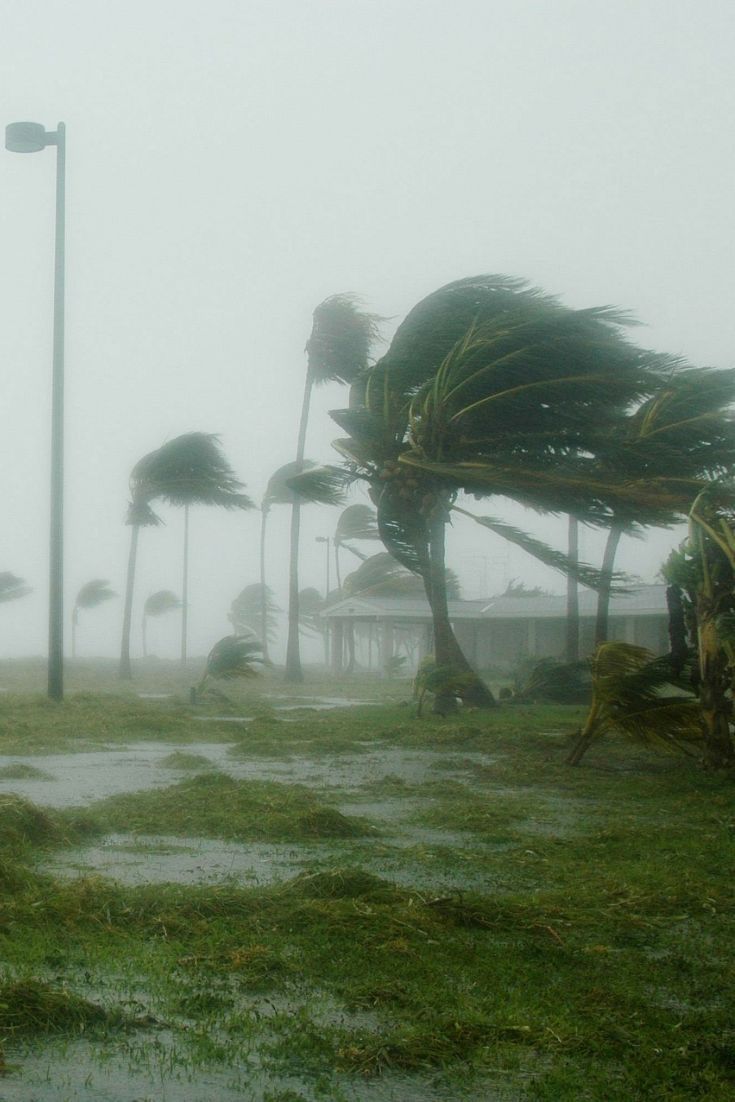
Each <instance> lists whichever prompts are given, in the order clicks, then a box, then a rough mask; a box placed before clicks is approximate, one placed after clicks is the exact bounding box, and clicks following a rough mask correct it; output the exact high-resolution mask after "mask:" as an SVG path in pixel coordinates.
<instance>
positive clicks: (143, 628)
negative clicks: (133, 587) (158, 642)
mask: <svg viewBox="0 0 735 1102" xmlns="http://www.w3.org/2000/svg"><path fill="white" fill-rule="evenodd" d="M147 620H148V617H147V616H146V614H145V612H144V613H143V619H142V620H141V623H140V635H141V639H142V641H143V657H144V658H147V657H148V642H147V639H146V627H147Z"/></svg>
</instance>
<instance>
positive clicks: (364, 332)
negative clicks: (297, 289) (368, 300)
mask: <svg viewBox="0 0 735 1102" xmlns="http://www.w3.org/2000/svg"><path fill="white" fill-rule="evenodd" d="M381 320H382V319H381V318H379V317H378V316H377V315H376V314H368V313H366V312H365V311H364V310H361V309H360V308H359V299H358V298H357V297H356V296H355V295H351V294H339V295H331V296H330V297H329V298H326V299H325V300H324V302H322V303H320V304H319V306H317V308H316V309H315V311H314V321H313V325H312V330H311V335H310V337H309V339H308V341H307V342H306V354H307V357H308V372H309V376H310V378H311V380H312V381H313V382H315V383H326V382H340V383H350V382H352V381H353V380H354V379H355V378H356V376H357V375H359V374H360V372H361V371H363V370H364V369H365V368H366V367H367V365H368V361H369V358H370V351H371V349H372V346H373V344H374V343H375V342H376V341H377V340H378V338H379V329H378V326H379V323H380V321H381Z"/></svg>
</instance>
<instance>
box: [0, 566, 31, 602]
mask: <svg viewBox="0 0 735 1102" xmlns="http://www.w3.org/2000/svg"><path fill="white" fill-rule="evenodd" d="M31 592H32V589H31V586H29V585H26V583H25V582H24V581H23V579H22V578H19V577H18V576H17V575H16V574H11V572H10V571H9V570H3V571H0V604H5V602H6V601H17V600H18V599H19V598H20V597H27V596H28V594H29V593H31Z"/></svg>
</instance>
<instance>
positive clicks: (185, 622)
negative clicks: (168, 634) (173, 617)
mask: <svg viewBox="0 0 735 1102" xmlns="http://www.w3.org/2000/svg"><path fill="white" fill-rule="evenodd" d="M188 632H189V503H188V502H187V503H186V505H185V506H184V571H183V577H182V580H181V666H182V669H183V668H185V667H186V659H187V654H186V650H187V642H188V640H187V635H188Z"/></svg>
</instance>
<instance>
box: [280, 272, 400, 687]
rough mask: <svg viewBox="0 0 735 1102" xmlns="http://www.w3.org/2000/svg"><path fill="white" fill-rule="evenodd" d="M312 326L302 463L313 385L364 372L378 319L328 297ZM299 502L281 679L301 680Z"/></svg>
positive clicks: (353, 303)
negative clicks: (284, 664)
mask: <svg viewBox="0 0 735 1102" xmlns="http://www.w3.org/2000/svg"><path fill="white" fill-rule="evenodd" d="M313 319H314V320H313V325H312V330H311V335H310V337H309V340H308V341H307V342H306V355H307V367H306V381H305V385H304V397H303V402H302V406H301V417H300V421H299V431H298V438H297V442H296V463H303V461H304V454H305V451H306V430H307V427H308V423H309V406H310V403H311V392H312V389H313V387H314V386H315V385H317V386H319V385H321V384H322V383H327V382H341V383H348V384H349V383H353V382H354V381H355V380H356V379H357V377H358V376H359V375H360V374H361V373H362V372H363V371H364V370H365V369H366V368H367V366H368V362H369V358H370V351H371V348H372V346H373V344H374V343H375V341H376V340H377V338H378V335H379V334H378V323H379V321H380V318H378V317H377V316H376V315H374V314H368V313H365V311H363V310H360V309H359V308H358V300H357V299H356V298H355V296H354V295H350V294H341V295H332V296H331V297H330V298H327V299H325V300H324V302H322V303H320V305H319V306H317V308H316V310H315V311H314V315H313ZM300 508H301V507H300V502H299V501H298V500H296V501H294V503H293V505H292V506H291V533H290V559H289V595H288V643H287V647H286V679H287V680H289V681H303V679H304V675H303V671H302V669H301V656H300V648H299V573H298V556H299V533H300V522H301V514H300Z"/></svg>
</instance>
